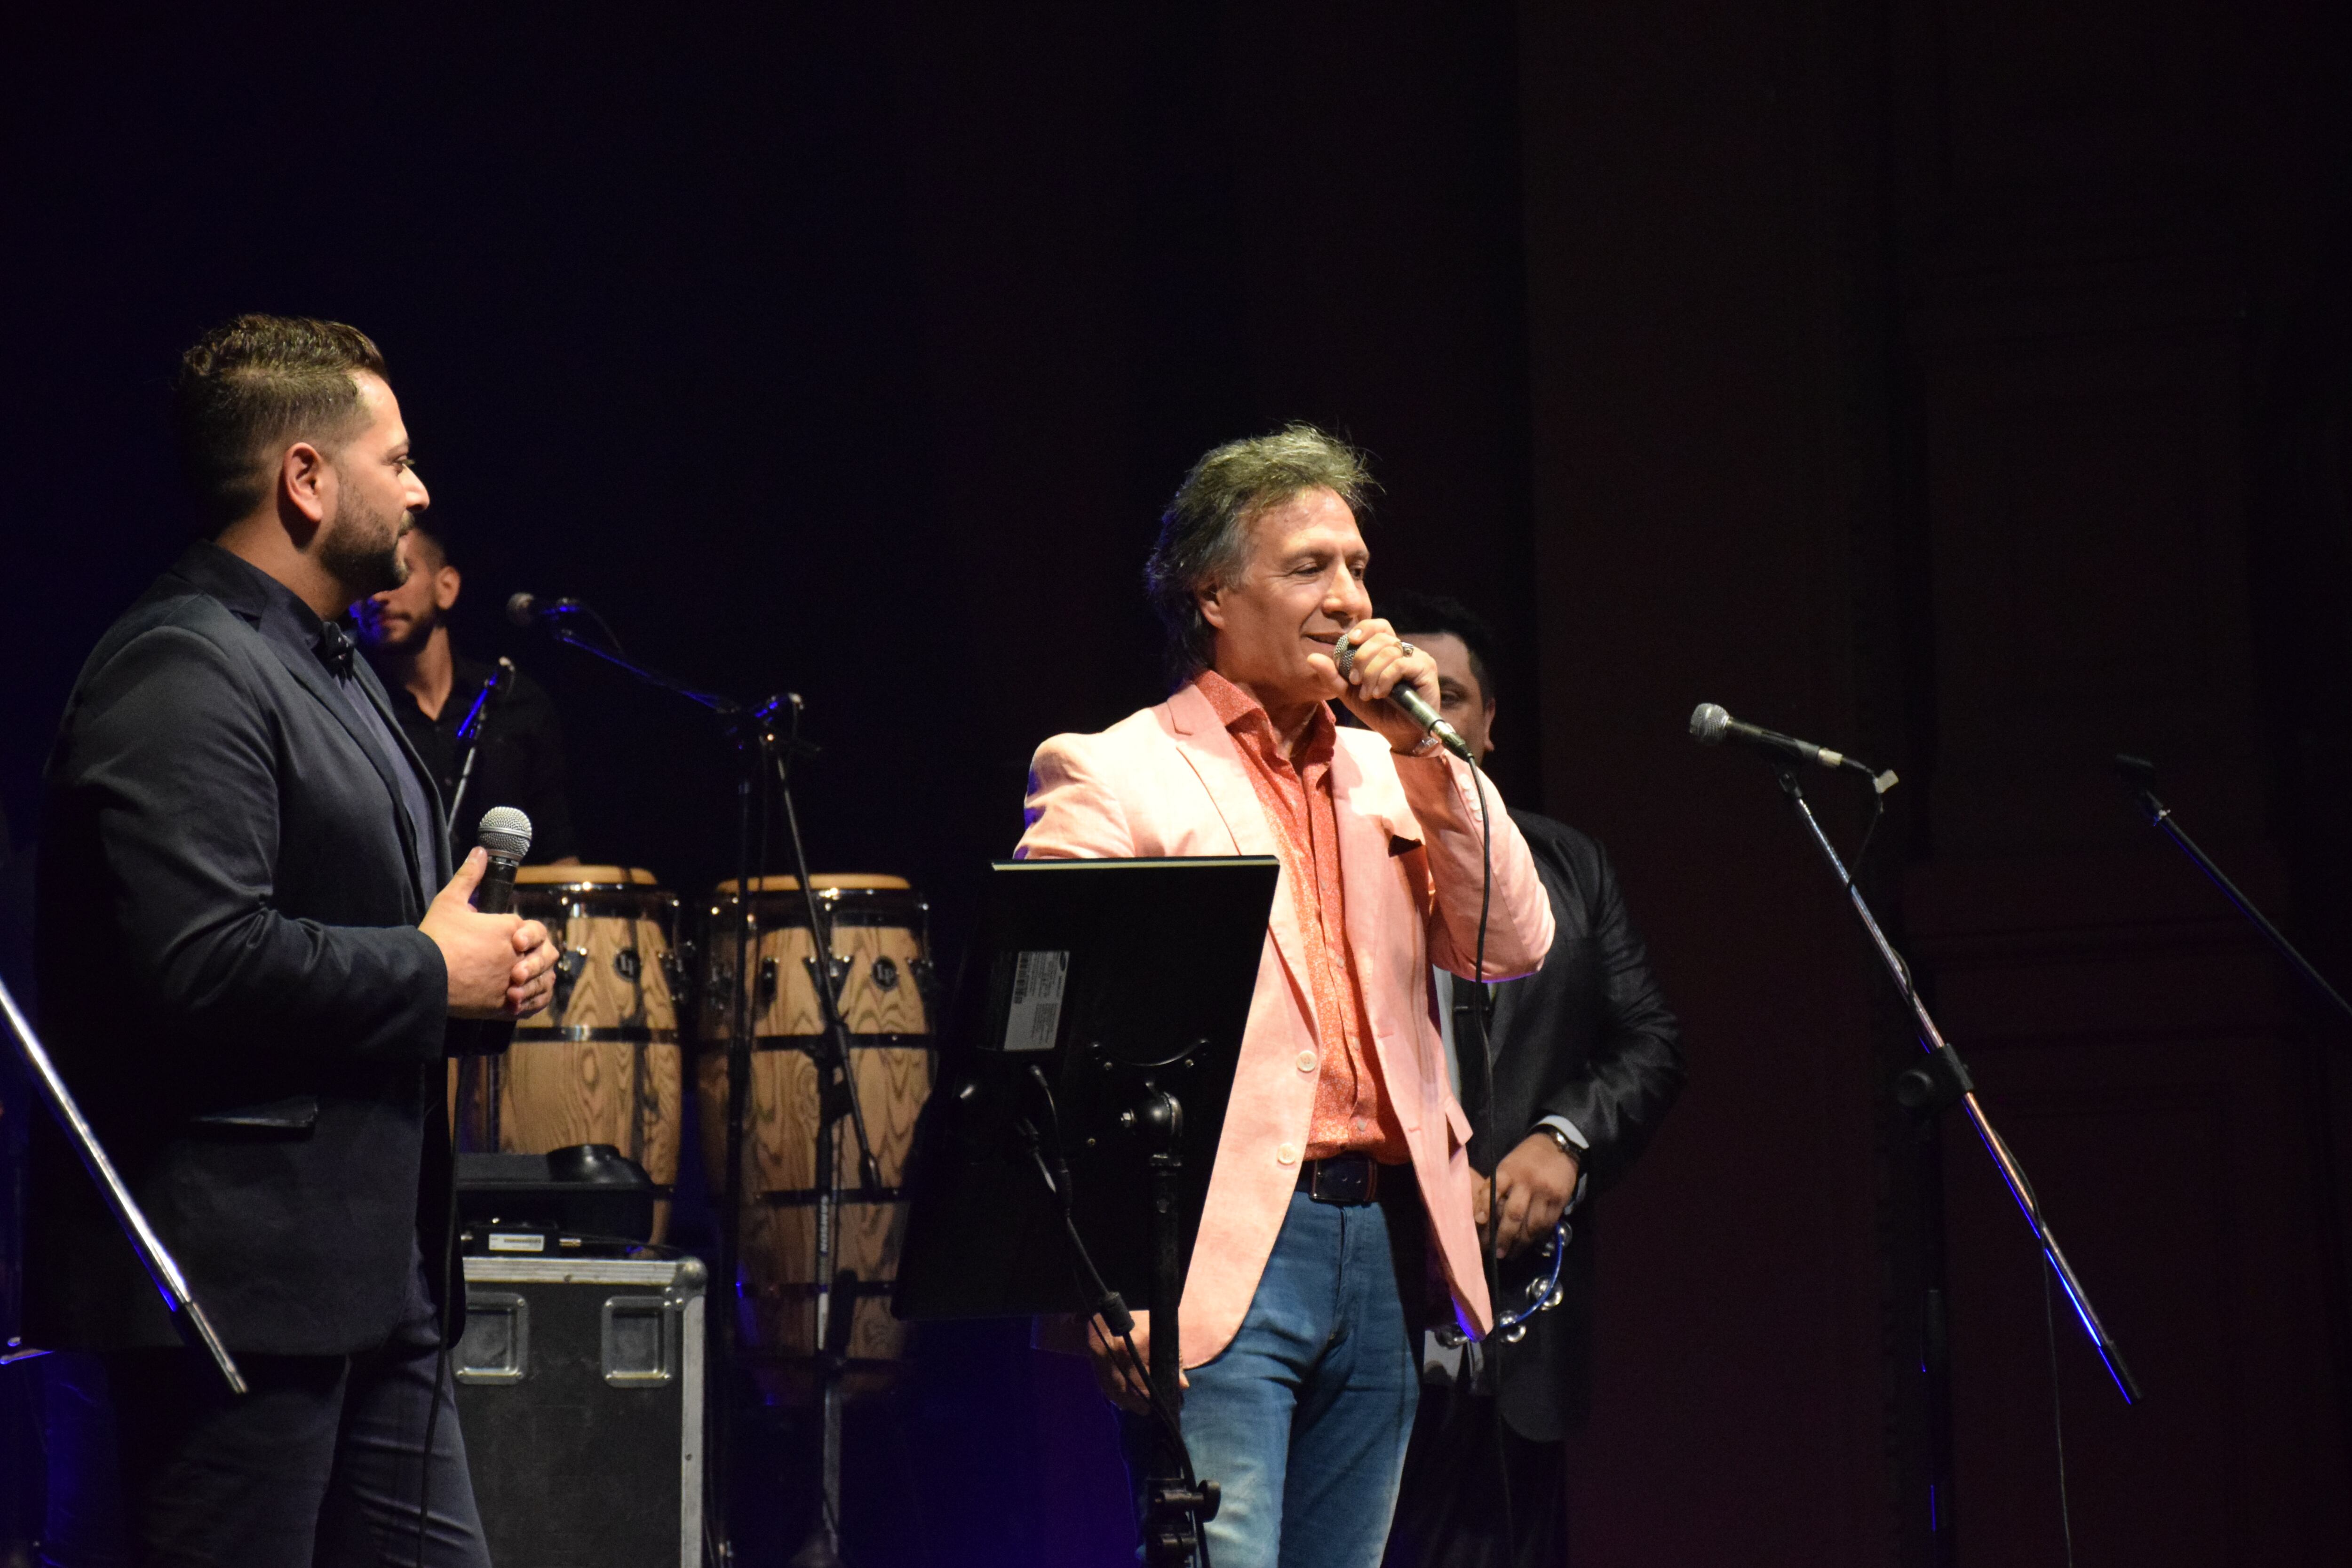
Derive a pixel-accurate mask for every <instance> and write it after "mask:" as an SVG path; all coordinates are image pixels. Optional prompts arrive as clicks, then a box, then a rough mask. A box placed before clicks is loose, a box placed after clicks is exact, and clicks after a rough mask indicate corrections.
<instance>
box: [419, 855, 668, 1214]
mask: <svg viewBox="0 0 2352 1568" xmlns="http://www.w3.org/2000/svg"><path fill="white" fill-rule="evenodd" d="M514 910H515V912H516V913H517V914H519V915H521V916H523V917H524V918H525V919H528V920H535V921H540V922H541V923H542V924H544V925H545V926H546V927H547V931H548V935H549V937H550V938H551V940H552V941H553V942H554V943H555V945H556V947H557V949H558V951H559V953H560V956H559V957H558V958H557V960H556V965H555V994H554V996H553V998H552V999H551V1001H550V1003H549V1004H548V1006H547V1008H546V1010H545V1011H543V1012H541V1013H540V1014H538V1015H536V1016H532V1017H530V1018H525V1019H523V1020H522V1021H521V1022H520V1023H519V1024H517V1025H516V1026H515V1031H514V1044H513V1045H512V1046H510V1047H508V1048H507V1051H506V1053H505V1055H503V1056H497V1057H478V1058H466V1059H464V1060H462V1061H459V1062H456V1063H452V1064H451V1069H452V1070H451V1075H450V1078H451V1094H452V1103H451V1115H450V1119H451V1124H452V1125H453V1126H454V1127H455V1128H456V1130H457V1146H458V1147H459V1148H460V1149H464V1150H478V1151H482V1152H509V1153H518V1154H544V1153H546V1152H548V1151H549V1150H551V1149H565V1148H570V1147H572V1145H574V1144H578V1143H609V1144H611V1145H613V1146H614V1148H616V1149H618V1150H620V1152H622V1153H624V1154H626V1155H627V1156H628V1157H629V1158H630V1159H632V1160H635V1161H636V1162H637V1163H639V1164H641V1165H643V1166H644V1167H645V1168H646V1174H647V1175H648V1176H650V1177H652V1178H653V1181H654V1197H655V1201H654V1239H655V1240H656V1241H659V1240H661V1239H662V1237H664V1236H665V1235H667V1232H668V1229H669V1198H670V1194H671V1191H672V1189H673V1188H674V1186H675V1185H676V1184H677V1159H678V1135H679V1130H680V1127H681V1124H682V1118H683V1111H684V1105H683V1102H682V1095H683V1085H682V1082H681V1079H682V1076H683V1073H682V1068H681V1063H680V1061H679V1056H678V1050H679V1047H678V1038H677V1000H676V998H677V992H678V991H679V990H680V989H681V988H682V982H683V980H684V978H685V974H684V970H683V969H682V967H681V966H680V963H679V961H678V959H677V953H676V952H675V949H674V947H673V938H674V937H675V935H676V933H677V895H676V894H674V893H670V892H667V891H665V890H663V889H661V888H659V887H656V885H655V883H654V875H653V873H652V872H650V871H646V870H640V869H637V868H634V867H621V866H525V867H522V868H520V869H519V870H517V871H516V872H515V889H514Z"/></svg>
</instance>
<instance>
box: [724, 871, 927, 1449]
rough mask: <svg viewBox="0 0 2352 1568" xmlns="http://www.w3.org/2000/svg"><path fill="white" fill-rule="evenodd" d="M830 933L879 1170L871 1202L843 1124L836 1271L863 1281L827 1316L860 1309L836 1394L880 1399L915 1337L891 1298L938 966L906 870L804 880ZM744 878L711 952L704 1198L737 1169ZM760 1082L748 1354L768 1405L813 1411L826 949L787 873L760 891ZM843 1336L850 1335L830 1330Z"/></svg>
mask: <svg viewBox="0 0 2352 1568" xmlns="http://www.w3.org/2000/svg"><path fill="white" fill-rule="evenodd" d="M811 885H812V886H813V887H814V889H815V891H816V896H817V899H818V901H819V903H820V905H821V906H822V908H823V909H824V914H825V919H826V921H827V923H828V924H829V925H830V926H831V927H832V931H833V952H834V957H835V968H836V971H837V972H840V973H842V980H841V1012H842V1019H843V1022H844V1023H845V1024H846V1025H847V1026H848V1029H849V1047H850V1049H849V1060H850V1071H851V1075H852V1078H853V1079H854V1081H855V1083H856V1089H857V1099H858V1104H859V1107H860V1109H862V1110H864V1112H865V1115H866V1136H867V1139H868V1141H869V1142H871V1144H872V1146H873V1150H874V1158H875V1161H876V1162H877V1163H878V1164H879V1165H880V1166H881V1168H882V1171H881V1175H882V1192H881V1194H880V1196H879V1198H878V1199H877V1198H873V1197H868V1196H867V1195H866V1194H864V1193H862V1192H861V1191H860V1190H859V1187H858V1176H857V1138H856V1131H855V1129H854V1128H853V1127H852V1126H851V1124H850V1122H849V1121H848V1120H847V1119H846V1118H844V1119H843V1120H842V1121H841V1122H840V1123H839V1124H838V1126H837V1127H836V1129H835V1178H836V1185H837V1186H838V1187H839V1188H840V1190H841V1202H840V1204H839V1206H838V1207H837V1208H836V1209H835V1215H836V1220H835V1241H834V1259H833V1273H834V1276H835V1279H839V1277H840V1275H841V1273H842V1271H843V1270H845V1269H846V1270H848V1271H849V1273H850V1274H851V1275H852V1276H853V1277H854V1278H855V1280H856V1283H855V1284H854V1286H852V1287H851V1288H850V1289H847V1290H845V1291H844V1290H836V1292H835V1295H834V1298H833V1307H832V1310H833V1311H834V1312H835V1313H840V1312H848V1313H850V1314H851V1319H850V1330H849V1340H848V1346H849V1365H848V1368H847V1372H846V1373H845V1377H844V1379H843V1384H842V1386H843V1390H844V1392H845V1393H847V1394H863V1393H873V1392H876V1391H878V1390H881V1389H884V1388H887V1387H889V1386H890V1385H892V1384H895V1383H896V1382H897V1380H898V1373H899V1372H900V1371H901V1369H902V1367H903V1364H904V1361H905V1356H906V1348H907V1328H906V1325H905V1324H903V1323H901V1322H899V1321H898V1319H896V1318H894V1317H892V1316H891V1315H890V1288H891V1285H892V1283H893V1281H895V1280H896V1279H897V1278H898V1254H899V1248H900V1247H901V1246H902V1245H903V1243H904V1241H905V1238H906V1232H907V1205H906V1201H905V1199H904V1198H903V1197H902V1196H901V1195H900V1190H899V1189H900V1184H901V1183H902V1181H903V1179H904V1176H905V1172H906V1168H907V1157H908V1152H909V1151H910V1150H911V1149H912V1148H913V1146H914V1141H915V1118H916V1117H917V1115H918V1114H919V1113H920V1111H921V1110H922V1108H923V1100H924V1097H925V1096H926V1095H928V1094H929V1092H930V1088H931V1040H930V1030H931V1021H930V1006H929V999H928V997H927V995H926V993H928V992H929V989H930V984H931V967H930V958H929V942H928V935H927V929H926V928H927V925H928V907H927V906H926V905H925V903H924V902H923V900H922V899H921V897H920V896H919V894H917V893H916V892H915V891H914V890H913V889H911V888H910V887H908V884H907V883H906V881H905V880H904V879H900V878H898V877H883V876H872V875H862V874H856V873H849V874H841V875H835V876H819V877H814V878H812V879H811ZM735 888H736V885H735V884H734V883H733V882H731V881H730V882H722V883H720V884H719V888H718V889H716V891H715V893H714V895H713V898H712V900H711V910H710V929H709V933H708V940H707V942H706V943H705V948H704V952H705V958H704V963H705V965H706V971H705V973H706V974H707V976H708V983H707V984H705V986H704V988H703V993H702V998H703V1014H702V1027H701V1030H700V1034H699V1037H698V1038H699V1049H700V1055H699V1056H698V1058H697V1064H696V1081H697V1087H698V1093H699V1097H700V1110H701V1115H702V1149H703V1155H704V1159H705V1161H706V1169H707V1171H708V1172H709V1179H710V1187H711V1191H712V1194H714V1196H716V1194H719V1192H721V1191H722V1190H723V1189H724V1186H725V1182H726V1173H727V1055H728V1045H729V1042H730V1040H731V1039H732V1037H733V1033H734V1027H735V1017H734V1011H733V1008H734V1001H735V996H736V989H735V977H736V949H737V943H738V937H737V923H736V922H737V917H738V911H739V909H740V900H739V899H738V898H737V895H736V890H735ZM751 927H752V931H751V946H750V957H751V963H750V965H749V970H750V974H751V1019H752V1024H751V1079H750V1083H749V1084H748V1086H747V1093H746V1095H745V1107H744V1118H743V1163H742V1177H743V1180H742V1188H741V1190H742V1205H741V1222H740V1223H741V1228H740V1230H739V1231H738V1232H737V1256H738V1258H739V1259H740V1262H739V1264H738V1268H739V1270H740V1282H741V1293H740V1300H741V1302H742V1321H741V1332H742V1336H743V1342H744V1345H745V1347H746V1349H747V1350H749V1351H750V1352H751V1354H750V1355H749V1356H747V1358H746V1359H747V1360H749V1361H750V1362H751V1363H752V1365H753V1366H754V1368H755V1369H756V1370H757V1371H758V1373H759V1374H760V1381H761V1385H762V1386H763V1387H764V1388H766V1389H767V1390H768V1391H769V1392H770V1394H772V1395H774V1396H777V1397H781V1398H783V1399H786V1400H788V1401H792V1402H794V1403H801V1402H805V1401H806V1400H807V1399H808V1398H809V1397H810V1395H811V1394H813V1392H814V1386H815V1384H814V1375H813V1372H812V1369H811V1366H810V1364H809V1362H808V1358H809V1357H810V1356H812V1355H813V1354H814V1352H815V1351H816V1349H817V1343H816V1289H815V1284H814V1279H815V1268H816V1212H817V1211H816V1201H815V1200H816V1190H815V1189H816V1184H817V1183H816V1176H817V1170H816V1131H817V1097H816V1089H817V1073H816V1057H815V1055H814V1049H815V1047H819V1046H821V1045H822V1044H823V1041H822V1040H821V1038H820V1037H821V1036H822V1035H823V1034H824V1014H823V1010H822V1005H821V1004H820V1003H819V1001H818V997H817V991H816V987H815V984H814V981H813V979H812V977H811V974H810V961H811V959H812V958H813V956H814V953H815V952H816V945H815V943H814V941H813V940H812V938H811V935H810V931H809V923H808V906H807V902H806V900H805V899H804V897H803V894H802V892H801V890H800V882H799V881H798V879H795V878H792V877H763V878H761V879H758V880H756V881H755V882H753V883H752V893H751ZM838 1332H840V1330H839V1329H838V1328H836V1329H835V1333H838Z"/></svg>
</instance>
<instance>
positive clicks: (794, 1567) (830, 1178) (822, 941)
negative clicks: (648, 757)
mask: <svg viewBox="0 0 2352 1568" xmlns="http://www.w3.org/2000/svg"><path fill="white" fill-rule="evenodd" d="M787 701H788V702H789V703H790V704H791V707H792V713H793V735H792V739H791V742H789V743H787V745H786V746H785V747H783V748H782V750H781V751H777V752H772V759H773V763H774V766H775V771H776V788H777V792H778V793H779V794H780V795H782V797H783V803H784V826H785V828H786V837H789V838H790V839H791V841H792V847H793V871H794V872H795V873H796V874H797V875H798V877H799V879H800V884H801V900H802V903H803V908H804V909H806V910H807V912H808V922H809V945H810V948H811V950H812V951H811V952H810V955H809V959H808V970H809V983H810V984H812V985H814V987H815V988H816V994H817V1003H818V1006H819V1007H820V1008H821V1009H822V1012H823V1016H824V1041H825V1045H824V1047H822V1048H821V1049H820V1050H818V1051H816V1052H815V1053H814V1055H815V1056H816V1057H817V1061H816V1069H817V1112H816V1181H815V1188H816V1262H815V1267H814V1269H813V1270H812V1271H811V1278H812V1279H813V1280H814V1283H815V1286H816V1300H815V1319H816V1321H815V1323H814V1342H815V1346H816V1374H817V1388H818V1399H819V1409H820V1417H819V1419H820V1423H821V1426H820V1430H821V1434H822V1436H821V1450H820V1451H821V1463H820V1486H819V1497H818V1506H817V1517H816V1520H815V1522H814V1523H813V1524H811V1525H810V1526H809V1532H808V1535H807V1536H806V1538H804V1539H803V1541H802V1542H801V1547H800V1550H799V1551H797V1552H793V1555H792V1558H791V1560H790V1562H789V1563H788V1564H787V1568H840V1563H841V1381H842V1377H843V1375H844V1374H845V1373H847V1371H848V1370H849V1340H850V1335H851V1333H852V1332H853V1331H854V1330H855V1329H856V1317H857V1300H858V1298H857V1294H856V1283H857V1280H856V1276H855V1275H854V1274H852V1273H851V1272H850V1271H849V1270H848V1269H843V1270H841V1271H840V1273H839V1275H838V1277H836V1276H835V1270H834V1256H835V1243H836V1241H837V1239H838V1232H839V1227H840V1225H841V1158H840V1152H839V1150H838V1149H837V1147H836V1146H835V1136H836V1134H835V1127H836V1126H837V1125H838V1124H839V1122H840V1121H841V1119H842V1118H843V1117H844V1116H847V1117H848V1119H849V1122H850V1127H851V1130H852V1131H853V1132H854V1134H855V1135H856V1141H857V1178H858V1184H859V1186H860V1188H861V1190H862V1191H863V1192H864V1194H866V1197H868V1198H869V1199H873V1200H877V1201H878V1200H879V1199H880V1198H881V1197H882V1195H883V1194H882V1168H881V1166H880V1164H879V1163H877V1161H876V1160H875V1158H874V1148H873V1145H872V1144H871V1143H870V1142H868V1141H867V1139H866V1112H865V1109H864V1107H863V1106H862V1104H861V1103H860V1102H859V1100H858V1096H857V1080H856V1075H855V1074H854V1073H853V1072H852V1071H851V1069H850V1057H849V1050H850V1046H849V1025H848V1024H847V1022H846V1021H845V1020H844V1019H843V1017H842V1016H841V985H842V984H843V983H844V982H845V981H846V980H847V979H848V977H849V976H848V966H847V964H846V963H838V964H837V963H836V961H835V956H834V951H833V924H832V921H830V920H828V919H827V918H826V917H825V915H824V910H823V908H822V907H821V905H820V903H819V900H818V899H817V896H816V887H815V885H814V882H812V881H811V879H810V877H809V863H808V851H807V850H806V849H805V848H804V847H803V846H802V843H801V821H800V814H799V812H798V811H796V810H795V809H794V808H793V786H792V773H791V770H790V769H789V768H787V767H786V766H785V763H784V758H785V756H786V755H787V754H789V753H790V752H792V751H793V749H794V746H795V744H796V743H797V742H798V741H799V738H800V715H801V700H800V698H799V697H798V696H797V695H794V694H789V693H788V694H787V695H786V697H784V698H782V699H777V700H772V701H771V702H770V703H769V704H768V705H767V707H766V708H763V709H762V710H761V711H762V712H771V711H772V710H774V709H775V708H776V707H777V706H778V704H779V703H780V702H787ZM836 1291H838V1292H841V1293H843V1294H845V1295H846V1297H847V1301H846V1304H845V1307H844V1308H843V1310H842V1312H841V1316H840V1318H839V1319H838V1320H837V1321H836V1320H835V1317H834V1315H833V1314H834V1306H835V1303H834V1300H833V1298H834V1296H835V1292H836Z"/></svg>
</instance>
